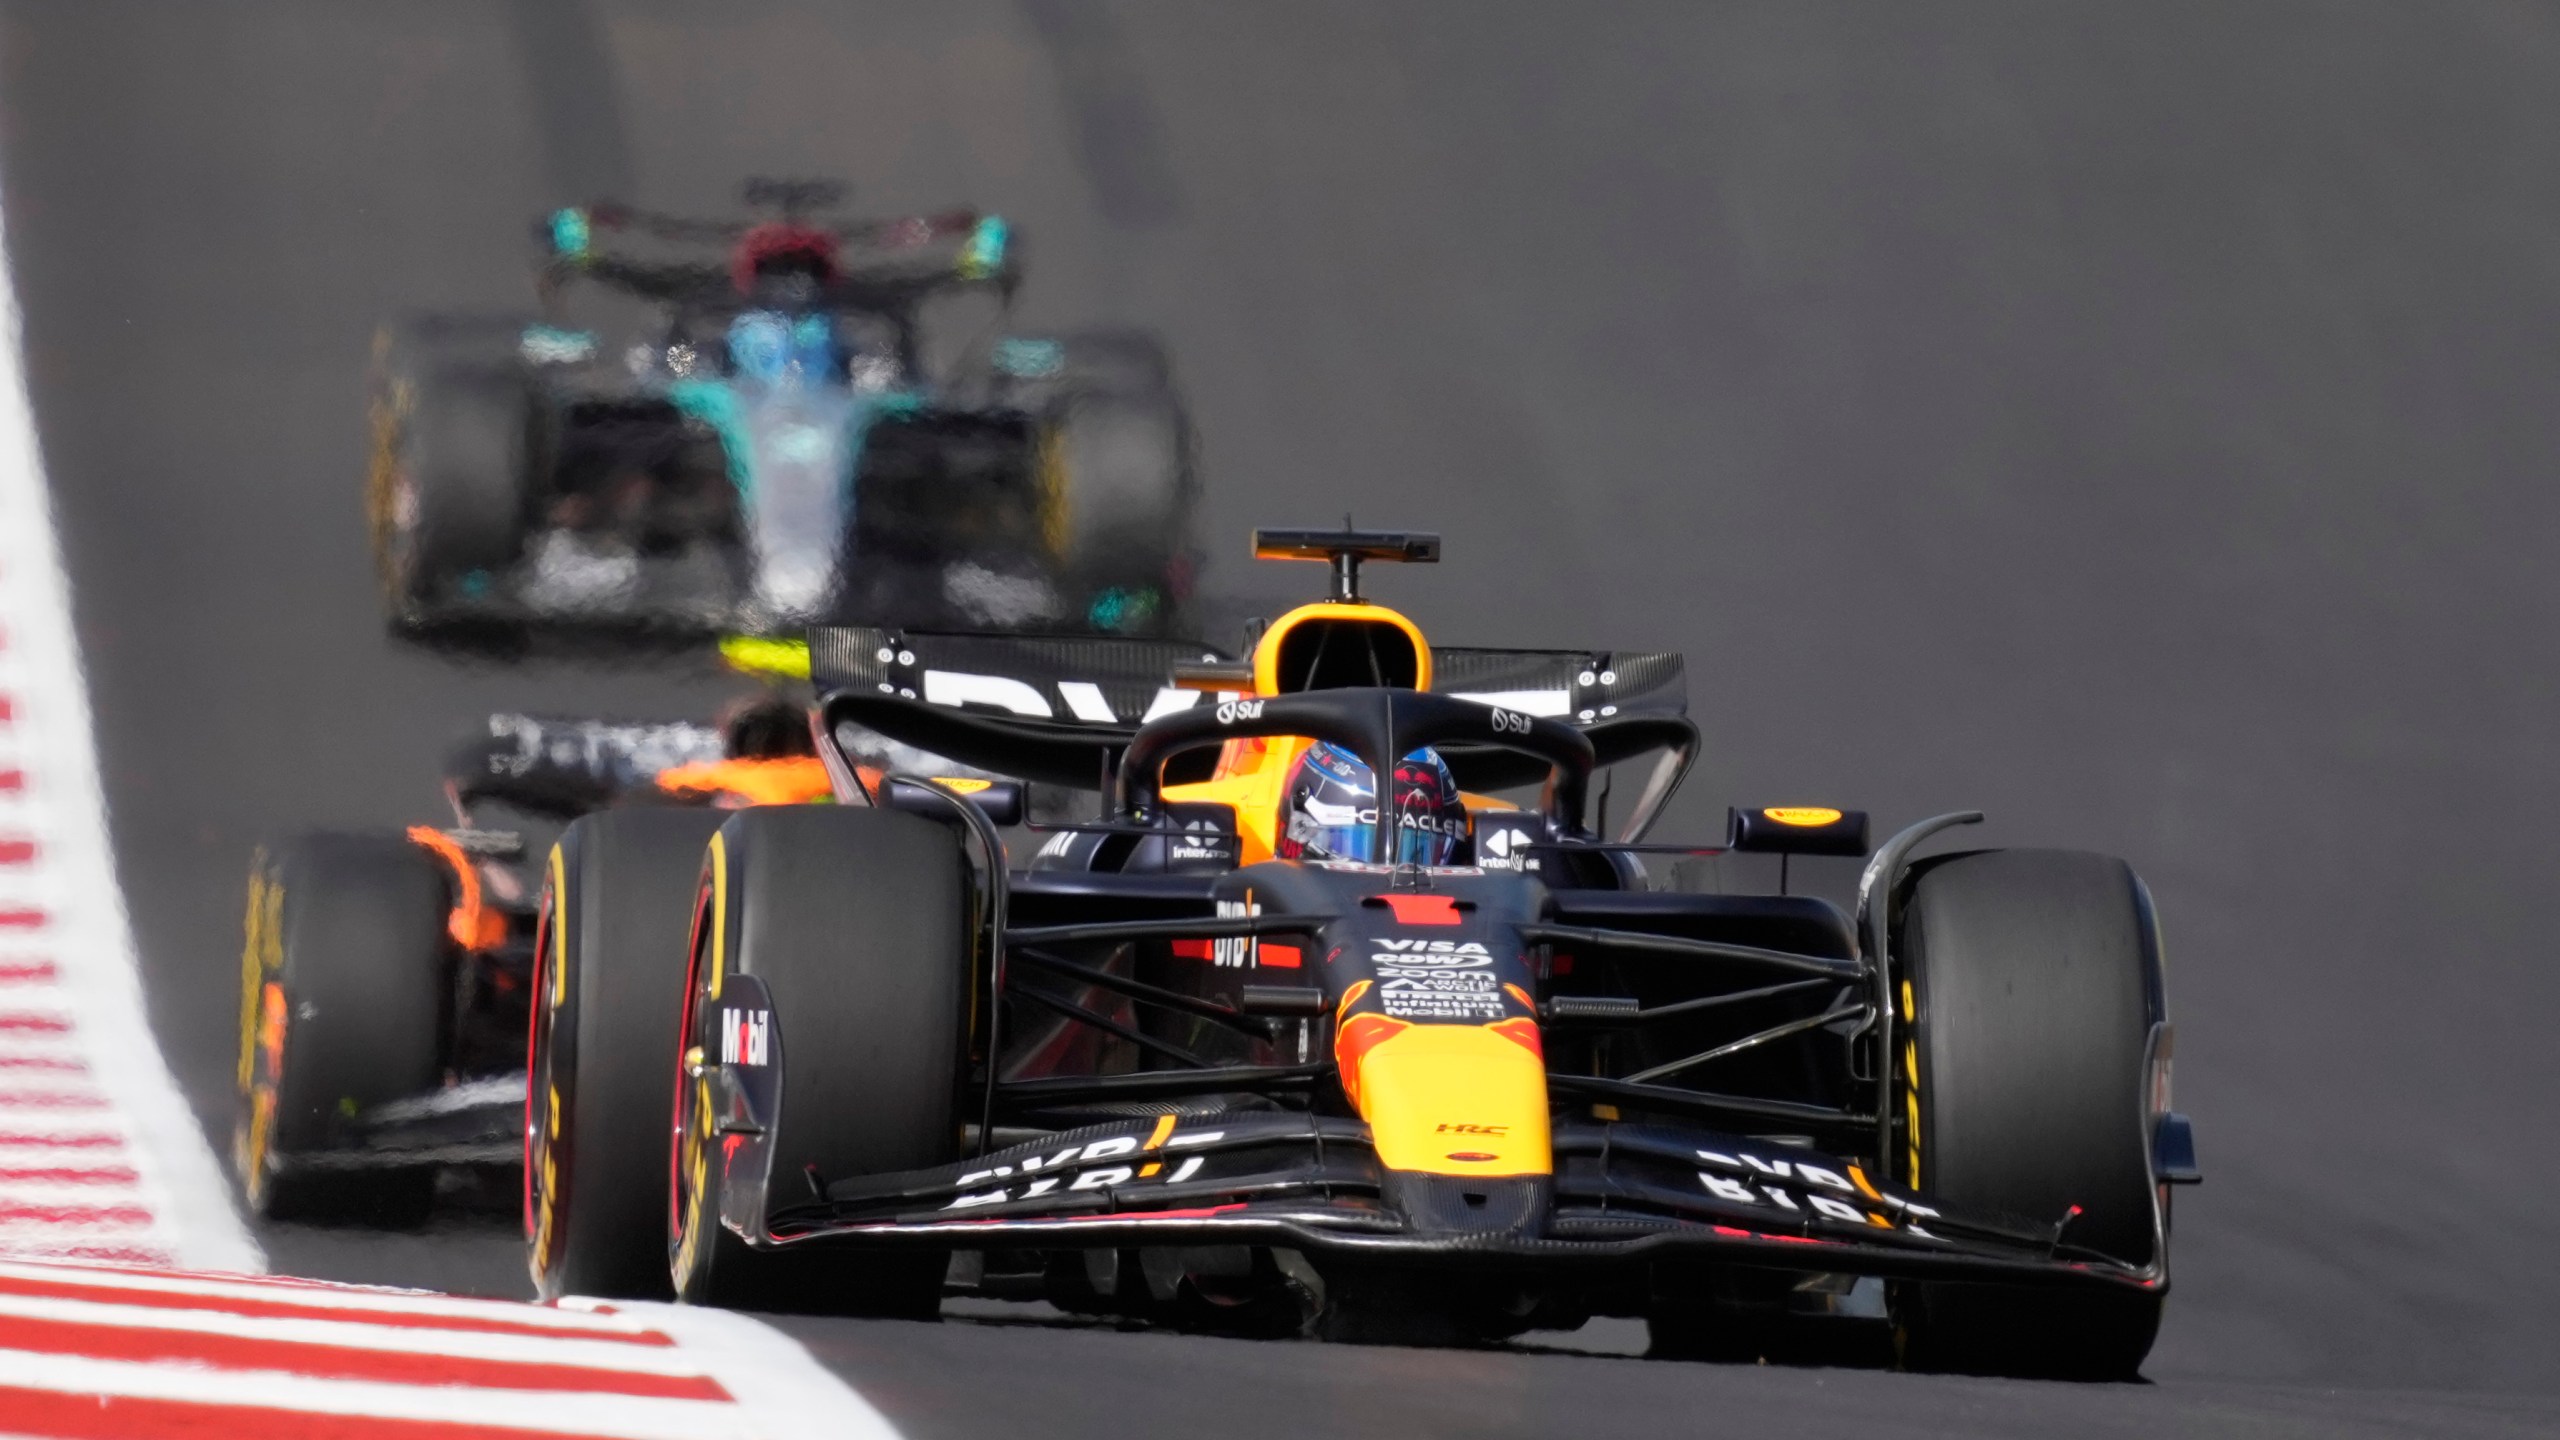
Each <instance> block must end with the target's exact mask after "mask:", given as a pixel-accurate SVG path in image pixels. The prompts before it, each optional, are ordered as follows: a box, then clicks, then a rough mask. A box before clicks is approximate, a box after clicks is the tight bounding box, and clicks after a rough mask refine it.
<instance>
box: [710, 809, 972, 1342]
mask: <svg viewBox="0 0 2560 1440" xmlns="http://www.w3.org/2000/svg"><path fill="white" fill-rule="evenodd" d="M697 913H698V914H699V915H700V916H701V922H700V923H699V924H698V925H697V926H696V932H695V942H694V943H695V946H696V950H697V954H696V956H695V961H694V963H695V966H696V972H695V975H696V978H695V980H694V982H693V984H692V987H691V989H692V993H691V996H690V999H689V1002H688V1003H689V1007H690V1010H689V1016H688V1029H687V1038H686V1040H685V1041H684V1045H686V1046H701V1047H703V1048H704V1051H705V1053H706V1054H707V1055H710V1056H713V1057H716V1056H717V1055H718V1053H719V1047H718V1039H717V1029H718V1024H719V1016H720V1009H721V1007H720V1005H719V1003H718V1002H717V1001H715V1000H713V999H712V998H711V990H712V980H713V977H714V975H715V974H716V975H717V976H718V977H719V978H720V979H722V980H724V981H725V980H726V979H727V978H728V977H730V976H735V975H742V974H743V975H752V976H754V977H756V978H757V979H758V980H760V981H761V982H763V984H764V986H765V989H766V991H767V992H768V993H769V994H770V995H771V997H772V1000H773V1017H772V1021H771V1023H772V1026H773V1029H774V1031H775V1032H776V1033H777V1035H778V1037H779V1038H778V1041H777V1043H778V1045H779V1048H780V1050H781V1055H782V1085H783V1089H782V1102H781V1109H780V1117H779V1124H778V1126H777V1127H776V1128H775V1130H774V1132H773V1133H772V1135H771V1136H770V1140H769V1143H770V1145H771V1152H772V1155H773V1163H772V1169H771V1171H770V1175H771V1181H770V1185H771V1192H770V1195H769V1197H768V1201H767V1203H768V1205H771V1204H773V1203H775V1202H782V1203H799V1202H803V1201H806V1200H807V1199H810V1198H812V1196H811V1194H810V1191H809V1188H808V1187H809V1184H810V1181H809V1179H808V1177H809V1175H810V1173H811V1171H812V1170H814V1171H815V1173H816V1174H817V1175H818V1176H819V1177H822V1178H823V1179H824V1180H825V1181H827V1182H830V1183H832V1182H834V1181H839V1180H846V1179H851V1178H853V1177H855V1176H860V1175H879V1174H886V1173H891V1172H894V1171H900V1170H912V1169H921V1168H923V1167H926V1166H931V1165H940V1164H945V1163H948V1162H949V1161H952V1160H954V1159H957V1158H959V1153H960V1150H959V1141H960V1109H959V1105H958V1100H959V1094H958V1092H959V1089H960V1085H961V1081H962V1071H963V1067H964V1064H965V1061H966V1046H965V1043H964V1042H965V1037H966V1035H967V1033H968V1004H969V995H970V977H969V963H970V956H971V953H972V949H973V947H972V946H971V944H970V914H971V882H970V875H969V866H968V861H967V858H966V856H965V855H964V853H963V851H962V849H961V845H960V838H959V836H958V834H957V833H956V832H955V831H954V830H953V829H952V828H951V827H949V826H946V825H942V824H938V823H936V822H934V821H931V820H927V819H923V818H921V817H918V816H914V815H907V814H903V813H900V812H898V811H894V810H872V809H865V808H853V807H842V808H839V807H832V806H809V807H792V806H772V807H762V808H757V809H752V810H743V811H739V812H736V813H735V814H733V815H732V816H731V817H730V819H729V822H728V823H727V824H726V825H724V826H722V827H721V831H720V836H719V839H718V841H717V842H716V843H715V845H714V847H713V851H712V859H711V862H710V864H709V865H708V866H707V867H706V870H705V874H704V878H703V889H702V894H701V897H700V899H699V900H698V901H697ZM715 938H716V940H717V942H718V943H717V945H716V948H715V946H714V940H715ZM674 1058H675V1061H676V1064H677V1066H678V1067H679V1073H678V1074H677V1076H676V1077H675V1078H676V1084H677V1087H678V1089H679V1091H680V1092H681V1094H682V1096H683V1099H682V1101H681V1102H680V1120H679V1139H678V1154H677V1167H676V1168H677V1178H676V1205H675V1209H674V1214H673V1216H672V1222H671V1233H670V1235H669V1237H668V1240H669V1244H670V1247H671V1250H672V1264H673V1269H674V1272H675V1277H676V1291H677V1295H678V1298H680V1299H682V1300H685V1301H687V1302H689V1303H693V1304H699V1305H723V1306H729V1307H733V1308H748V1309H762V1310H807V1311H819V1312H828V1313H838V1314H866V1315H891V1316H904V1317H909V1318H916V1319H930V1318H932V1317H933V1316H935V1315H936V1314H938V1313H939V1311H940V1309H941V1303H942V1280H943V1273H944V1271H945V1270H946V1269H947V1268H948V1267H949V1262H950V1256H949V1255H948V1254H947V1253H946V1252H943V1251H938V1250H934V1251H872V1250H856V1249H845V1248H836V1249H828V1248H822V1247H824V1246H825V1245H826V1243H827V1242H825V1241H818V1242H815V1243H814V1245H807V1246H801V1247H795V1248H793V1249H788V1250H778V1251H777V1250H757V1249H754V1248H751V1247H750V1246H748V1245H747V1243H746V1242H745V1241H744V1240H742V1239H740V1238H739V1237H738V1236H737V1235H736V1234H735V1233H733V1232H731V1231H729V1230H727V1229H725V1228H723V1227H722V1226H721V1224H720V1223H719V1212H720V1203H721V1196H720V1184H721V1181H720V1176H722V1175H725V1173H726V1169H727V1167H726V1165H725V1164H716V1163H715V1154H714V1152H715V1150H716V1143H715V1142H716V1137H715V1136H714V1135H713V1134H712V1133H711V1130H710V1125H711V1117H710V1109H709V1106H708V1105H707V1104H706V1103H705V1093H706V1090H707V1086H706V1085H705V1084H704V1083H703V1082H702V1081H700V1080H698V1079H695V1078H692V1077H690V1076H687V1075H685V1074H684V1073H682V1070H681V1068H680V1067H682V1066H683V1064H684V1060H685V1057H684V1055H683V1054H682V1050H681V1047H680V1048H679V1053H678V1054H677V1055H676V1056H675V1057H674ZM663 1073H664V1072H663V1071H662V1072H661V1074H662V1075H663ZM661 1083H662V1084H663V1083H664V1081H663V1080H662V1081H661Z"/></svg>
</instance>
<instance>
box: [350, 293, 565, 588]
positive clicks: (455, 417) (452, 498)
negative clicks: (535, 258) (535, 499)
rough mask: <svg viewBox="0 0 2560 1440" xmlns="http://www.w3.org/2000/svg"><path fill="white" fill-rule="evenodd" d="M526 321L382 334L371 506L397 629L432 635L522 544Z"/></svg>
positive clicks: (498, 574)
mask: <svg viewBox="0 0 2560 1440" xmlns="http://www.w3.org/2000/svg"><path fill="white" fill-rule="evenodd" d="M520 329H521V327H520V326H504V327H501V326H494V325H487V324H481V325H462V324H460V323H459V322H456V323H455V324H454V325H453V327H452V329H451V331H450V333H448V331H447V330H446V329H444V328H440V327H436V326H433V325H428V326H424V327H405V328H402V329H398V330H395V329H392V328H390V327H386V328H385V329H384V331H383V333H382V335H381V337H380V338H379V339H378V340H377V341H376V346H375V348H376V357H377V358H376V366H375V375H374V382H373V398H372V416H371V424H372V429H373V460H372V464H371V474H370V476H369V478H368V482H367V488H368V495H367V502H366V504H367V509H368V511H369V518H370V520H371V528H372V531H373V538H374V560H375V566H376V569H377V570H378V572H379V573H380V576H381V582H382V588H383V600H384V605H385V607H386V608H387V610H388V611H389V616H390V620H391V625H392V629H393V630H394V632H395V633H399V634H403V635H411V636H419V637H426V636H431V635H433V634H434V633H435V632H437V631H438V630H439V629H440V628H441V627H443V626H445V625H446V624H447V623H449V622H450V621H452V620H453V619H454V618H455V616H456V610H457V602H463V603H464V604H466V605H467V602H471V601H475V600H480V599H483V598H485V597H488V596H490V595H492V593H493V592H494V591H495V590H496V588H497V587H498V586H499V585H500V584H502V583H503V580H504V578H505V576H506V574H507V572H508V571H509V569H510V568H511V567H513V566H514V564H515V562H516V560H517V559H518V558H519V557H520V556H521V555H522V554H523V551H524V546H525V541H526V538H527V527H528V525H529V523H530V520H531V512H530V504H529V501H528V498H527V496H528V487H529V486H530V484H531V469H532V464H531V453H532V445H531V435H532V420H531V416H532V410H531V402H532V393H531V390H530V389H529V387H528V386H527V384H526V382H525V378H524V374H523V371H522V369H521V368H520V367H519V366H518V365H517V364H516V362H515V357H514V348H513V346H514V340H515V335H516V332H517V331H518V330H520ZM484 332H485V333H484Z"/></svg>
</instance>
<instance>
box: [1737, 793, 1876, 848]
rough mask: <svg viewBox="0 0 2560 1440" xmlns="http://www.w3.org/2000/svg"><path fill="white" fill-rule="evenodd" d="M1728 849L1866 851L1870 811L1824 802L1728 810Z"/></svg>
mask: <svg viewBox="0 0 2560 1440" xmlns="http://www.w3.org/2000/svg"><path fill="white" fill-rule="evenodd" d="M1724 848H1726V849H1727V850H1739V851H1742V852H1744V853H1746V854H1755V853H1756V854H1767V855H1851V856H1857V855H1864V854H1866V853H1867V812H1866V811H1864V810H1834V809H1831V808H1829V807H1828V806H1822V805H1780V806H1776V807H1773V808H1770V809H1765V810H1744V809H1740V808H1735V809H1732V810H1728V811H1726V812H1725V842H1724Z"/></svg>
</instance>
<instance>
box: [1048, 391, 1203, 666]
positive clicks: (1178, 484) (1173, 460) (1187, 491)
mask: <svg viewBox="0 0 2560 1440" xmlns="http://www.w3.org/2000/svg"><path fill="white" fill-rule="evenodd" d="M1041 467H1042V471H1043V476H1042V479H1043V485H1044V488H1045V490H1046V492H1047V494H1048V497H1049V499H1048V503H1049V504H1050V506H1051V507H1053V510H1054V515H1053V519H1052V522H1051V524H1050V526H1049V529H1050V532H1051V533H1052V534H1053V535H1055V536H1057V537H1059V539H1060V542H1061V547H1062V548H1061V551H1060V553H1059V556H1058V560H1059V563H1060V566H1061V568H1062V570H1063V571H1064V572H1065V573H1066V574H1068V575H1070V576H1072V577H1074V579H1075V580H1076V582H1077V583H1078V584H1079V585H1081V586H1082V587H1084V588H1085V589H1087V590H1089V591H1093V592H1096V594H1097V596H1099V595H1101V594H1103V593H1107V592H1109V591H1111V590H1114V589H1117V590H1120V591H1123V592H1126V593H1128V594H1129V595H1132V596H1150V597H1152V603H1153V604H1155V605H1156V606H1158V607H1160V609H1161V608H1169V606H1170V604H1171V602H1173V601H1176V600H1179V599H1180V598H1181V597H1180V596H1179V595H1177V594H1174V593H1173V592H1174V591H1175V590H1177V589H1180V588H1182V583H1181V582H1183V580H1184V577H1182V576H1180V575H1178V574H1177V571H1178V569H1179V568H1180V567H1181V566H1182V563H1183V562H1184V559H1185V556H1186V548H1187V546H1188V543H1189V539H1190V526H1191V510H1192V505H1193V501H1194V499H1195V498H1196V496H1197V493H1198V484H1197V481H1196V479H1195V477H1194V474H1193V467H1192V435H1191V427H1190V421H1189V419H1188V417H1187V416H1186V415H1185V414H1184V412H1183V409H1182V405H1181V402H1180V400H1179V399H1177V398H1176V397H1175V395H1174V393H1173V391H1172V389H1171V388H1170V387H1169V386H1167V385H1164V384H1162V383H1160V382H1159V383H1155V384H1126V385H1117V386H1109V387H1094V388H1089V389H1080V390H1077V391H1074V392H1071V393H1070V394H1069V396H1068V397H1067V398H1066V399H1065V400H1064V401H1063V403H1062V404H1061V405H1060V406H1059V408H1058V409H1057V410H1056V411H1055V412H1053V414H1052V415H1051V417H1050V420H1049V424H1048V426H1047V429H1046V431H1045V435H1044V439H1043V441H1042V446H1041ZM1124 603H1135V602H1124ZM1158 618H1163V617H1161V616H1159V617H1158ZM1106 628H1138V627H1137V626H1136V625H1135V624H1134V621H1129V620H1124V621H1122V622H1121V623H1120V624H1117V625H1112V626H1108V627H1106Z"/></svg>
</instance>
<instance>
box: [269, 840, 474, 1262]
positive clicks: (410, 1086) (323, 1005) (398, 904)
mask: <svg viewBox="0 0 2560 1440" xmlns="http://www.w3.org/2000/svg"><path fill="white" fill-rule="evenodd" d="M451 905H452V897H451V890H450V885H449V883H448V881H447V878H446V872H445V870H444V867H443V866H442V865H441V864H440V863H438V861H437V860H436V858H435V857H434V856H432V855H429V854H428V853H427V852H425V851H424V850H421V849H419V848H418V847H417V846H415V845H412V844H410V843H409V842H408V841H407V840H405V839H401V838H398V837H394V836H387V835H307V836H302V837H298V838H296V839H294V840H290V841H287V842H285V843H284V844H281V845H278V846H276V847H275V848H274V849H273V850H262V851H260V852H259V854H258V856H257V858H256V859H255V860H254V861H252V862H251V866H250V873H249V913H248V923H247V944H246V946H245V949H244V951H243V954H242V956H241V962H242V963H241V972H242V973H241V1015H240V1069H239V1112H238V1118H237V1120H236V1122H235V1124H234V1126H233V1131H232V1145H231V1160H232V1173H233V1175H234V1177H235V1178H237V1179H238V1181H239V1183H240V1193H241V1198H242V1200H243V1201H244V1202H245V1204H246V1206H247V1208H248V1210H249V1213H250V1214H252V1215H254V1216H257V1217H258V1218H260V1219H266V1220H323V1221H338V1222H353V1223H370V1224H376V1225H386V1226H409V1225H415V1224H418V1223H419V1222H420V1221H422V1220H424V1219H425V1218H426V1216H427V1212H428V1210H429V1209H430V1208H431V1207H432V1205H433V1204H434V1200H435V1183H436V1171H435V1169H434V1167H432V1166H413V1167H409V1168H405V1169H397V1170H372V1169H348V1168H335V1167H333V1166H332V1165H331V1164H330V1161H331V1160H332V1158H333V1156H334V1155H343V1154H346V1153H348V1152H352V1151H353V1150H354V1149H355V1147H356V1146H357V1145H358V1144H359V1143H360V1139H361V1136H360V1134H359V1133H358V1131H357V1129H356V1126H357V1122H358V1120H359V1119H360V1117H361V1116H362V1115H363V1113H364V1112H365V1111H367V1110H369V1109H371V1108H373V1107H374V1106H376V1105H380V1104H383V1103H384V1102H386V1101H391V1100H401V1099H406V1098H409V1097H411V1096H416V1095H421V1094H424V1093H426V1092H428V1091H430V1090H433V1089H434V1088H435V1087H436V1085H437V1083H438V1082H439V1081H440V1080H441V1078H442V1076H443V1073H444V1067H443V1059H444V1047H443V1041H442V1028H443V1027H442V1023H441V1022H442V1017H443V1013H444V1007H445V1004H446V1000H447V997H448V995H449V994H450V985H449V976H450V973H451V962H452V956H451V954H450V946H449V945H448V944H447V942H446V938H445V919H446V916H447V914H448V913H449V909H450V907H451Z"/></svg>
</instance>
